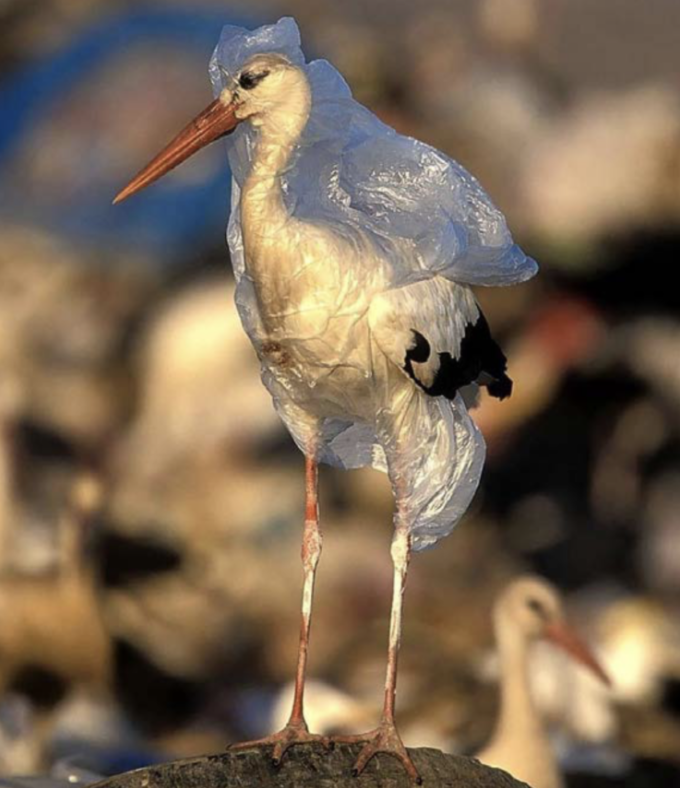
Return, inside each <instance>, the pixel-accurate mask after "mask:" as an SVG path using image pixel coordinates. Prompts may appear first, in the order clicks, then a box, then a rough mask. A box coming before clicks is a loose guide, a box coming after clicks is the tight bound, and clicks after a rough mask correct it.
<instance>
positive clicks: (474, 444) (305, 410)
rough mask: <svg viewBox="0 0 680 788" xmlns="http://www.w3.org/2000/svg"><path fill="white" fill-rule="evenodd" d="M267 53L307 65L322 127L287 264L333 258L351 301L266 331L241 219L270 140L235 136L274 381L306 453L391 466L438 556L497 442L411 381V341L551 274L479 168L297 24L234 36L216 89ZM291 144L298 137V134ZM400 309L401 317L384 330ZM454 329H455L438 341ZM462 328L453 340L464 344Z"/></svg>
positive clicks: (261, 332) (216, 59)
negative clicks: (385, 105)
mask: <svg viewBox="0 0 680 788" xmlns="http://www.w3.org/2000/svg"><path fill="white" fill-rule="evenodd" d="M263 53H278V54H280V55H283V56H284V57H286V58H287V59H288V60H289V61H290V63H292V64H294V65H295V66H297V67H299V68H301V69H303V70H304V72H305V74H306V77H307V79H308V82H309V85H310V87H311V110H310V114H309V118H308V120H307V122H306V125H304V128H303V129H302V131H301V134H300V136H299V138H296V140H295V145H294V149H293V150H292V153H291V156H290V157H289V159H288V160H287V162H286V166H285V169H284V170H282V171H281V172H280V173H278V174H277V179H278V183H279V186H280V190H281V196H282V199H283V204H284V206H285V212H286V215H287V216H289V217H291V219H290V226H288V223H286V224H285V225H283V226H282V230H281V242H280V249H278V250H277V253H278V257H279V263H278V265H279V266H283V265H284V263H285V265H286V266H287V268H288V270H287V276H288V277H289V278H291V279H294V278H296V277H298V275H300V274H301V273H302V272H303V271H305V270H307V269H308V268H309V266H310V265H318V264H319V260H318V259H314V253H313V251H310V250H317V251H316V255H317V258H318V257H319V256H323V257H324V258H325V260H326V261H327V263H326V264H327V269H328V277H329V279H333V283H334V287H335V290H334V291H332V292H335V293H337V294H341V296H342V298H340V296H338V303H337V307H333V305H332V304H331V303H330V301H329V300H328V298H330V297H327V296H326V294H325V293H324V292H321V291H319V292H318V293H310V294H309V296H310V298H311V299H313V298H314V296H315V295H317V296H318V304H314V305H312V307H310V306H309V304H308V301H305V302H304V307H303V306H301V305H300V303H296V302H295V301H294V299H292V300H291V304H290V313H289V314H288V315H286V320H285V321H283V320H279V321H278V322H277V321H275V320H270V321H269V324H268V325H266V326H265V325H264V324H263V315H262V311H263V309H267V308H269V305H267V304H265V305H264V306H263V303H264V302H263V297H262V295H261V294H260V295H259V296H258V290H257V288H258V287H259V286H260V285H262V286H263V288H264V290H265V291H267V292H269V290H267V287H268V281H265V282H264V283H263V282H261V281H260V280H259V279H258V277H257V276H254V275H253V274H252V272H251V271H250V270H249V266H248V265H247V262H246V252H247V251H248V250H247V249H246V250H244V240H243V226H242V217H241V204H240V203H241V199H240V198H241V193H242V189H243V187H244V184H245V183H246V181H247V178H248V176H249V174H250V173H251V169H252V165H253V160H254V158H255V157H256V156H257V148H258V133H259V132H258V130H257V129H256V128H254V127H253V126H252V125H251V124H250V123H247V122H246V123H242V124H241V125H240V126H239V127H238V128H237V130H236V131H235V132H234V134H233V135H232V136H231V137H229V139H228V141H227V147H228V156H229V162H230V165H231V169H232V174H233V179H234V184H233V195H232V210H231V216H230V220H229V227H228V233H227V237H228V242H229V247H230V251H231V256H232V262H233V266H234V271H235V274H236V278H237V294H236V302H237V307H238V309H239V313H240V315H241V319H242V321H243V324H244V327H245V329H246V331H247V332H248V334H249V335H250V337H251V339H252V340H253V343H254V345H255V347H256V349H257V351H258V355H259V356H260V360H261V362H262V372H263V381H264V383H265V385H266V386H267V388H268V389H269V391H270V392H271V394H272V396H273V398H274V403H275V406H276V408H277V410H278V412H279V414H280V415H281V417H282V418H283V420H284V422H285V423H286V425H287V426H288V428H289V430H290V432H291V434H292V435H293V437H294V439H295V440H296V442H297V443H298V445H299V446H300V448H301V449H302V450H303V451H307V452H308V451H315V452H316V453H317V455H318V456H319V458H320V459H321V460H322V461H325V462H328V463H331V464H334V465H338V466H341V467H344V468H355V467H360V466H363V465H372V466H373V467H375V468H378V469H380V470H387V471H388V473H389V474H390V479H391V481H392V484H393V487H394V490H395V495H396V497H397V500H398V504H399V513H398V516H399V517H401V518H404V519H405V520H406V521H407V522H408V525H409V527H410V528H411V530H412V544H413V547H414V548H415V549H419V548H422V547H426V546H428V545H430V544H433V543H434V542H435V541H437V540H438V539H439V538H441V537H442V536H444V535H446V534H447V533H449V532H450V531H451V529H452V528H453V526H454V525H455V523H456V522H457V521H458V519H459V518H460V517H461V516H462V514H463V513H464V511H465V509H466V508H467V506H468V505H469V502H470V500H471V498H472V496H473V495H474V492H475V490H476V488H477V485H478V482H479V477H480V474H481V469H482V465H483V460H484V442H483V439H482V437H481V435H480V433H479V431H478V430H477V428H476V426H475V425H474V423H473V422H472V420H471V419H470V417H469V416H468V414H467V411H466V408H465V405H464V403H463V401H462V399H461V397H460V395H458V396H456V397H455V399H453V400H451V401H450V400H447V399H444V398H443V397H431V396H428V395H427V394H426V393H425V392H424V391H423V390H422V389H421V388H418V387H417V386H416V385H415V384H414V383H413V381H411V380H409V379H408V378H407V377H406V375H405V372H404V369H403V367H402V368H400V367H401V363H402V362H401V361H400V358H401V359H402V361H403V351H404V348H403V347H401V346H400V345H399V342H400V341H402V342H403V341H408V336H409V329H410V328H411V329H412V327H413V325H415V324H416V323H417V324H424V325H427V324H428V322H429V323H431V324H437V322H438V321H439V322H440V323H441V321H442V320H443V318H444V317H445V316H446V313H447V308H445V305H444V302H443V301H442V298H444V299H446V298H448V296H449V295H450V296H451V298H453V299H455V298H457V297H458V295H459V291H460V288H461V286H465V285H472V284H474V285H509V284H515V283H518V282H522V281H525V280H526V279H529V278H530V277H531V276H533V275H534V274H535V273H536V270H537V266H536V264H535V262H534V261H533V260H531V259H530V258H528V257H526V255H525V254H524V253H523V252H522V251H521V249H519V247H518V246H516V245H515V244H514V243H513V241H512V238H511V236H510V233H509V231H508V228H507V225H506V222H505V219H504V217H503V215H502V214H501V213H500V211H498V209H497V208H496V207H495V206H494V205H493V204H492V202H491V200H490V199H489V197H488V195H487V194H486V193H485V192H484V190H483V189H482V188H481V186H480V185H479V183H478V182H477V180H476V179H475V178H474V177H473V176H472V175H470V173H468V172H467V171H466V170H465V169H464V168H463V167H461V166H460V165H459V164H457V163H456V162H455V161H453V160H451V159H450V158H448V157H447V156H445V155H444V154H443V153H441V152H439V151H437V150H435V149H434V148H432V147H430V146H428V145H426V144H424V143H422V142H419V141H417V140H414V139H411V138H408V137H403V136H401V135H399V134H397V133H396V132H395V131H394V130H393V129H391V128H390V127H389V126H387V125H385V124H384V123H382V122H381V121H380V120H379V119H378V118H377V117H376V116H375V115H373V114H372V113H371V112H370V111H369V110H367V109H366V108H365V107H363V106H362V105H360V104H359V103H358V102H356V101H355V100H354V99H353V98H352V95H351V92H350V90H349V87H348V86H347V84H346V83H345V81H344V80H343V78H342V76H341V75H340V74H339V73H338V72H337V71H336V70H335V69H334V68H333V66H331V65H330V64H329V63H328V62H326V61H323V60H316V61H313V62H311V63H306V61H305V58H304V55H303V53H302V50H301V48H300V35H299V31H298V28H297V25H296V24H295V22H294V20H292V19H288V18H286V19H282V20H280V21H279V22H278V23H277V24H275V25H271V26H265V27H261V28H259V29H257V30H255V31H247V30H244V29H242V28H237V27H225V28H224V30H223V33H222V36H221V38H220V41H219V43H218V45H217V48H216V49H215V53H214V55H213V58H212V61H211V64H210V75H211V78H212V81H213V86H214V90H215V93H216V95H219V94H220V92H221V91H222V90H223V89H225V88H226V89H232V88H233V87H234V86H235V85H236V82H235V80H236V78H237V76H238V74H239V72H240V70H241V68H242V67H243V66H244V65H245V64H246V63H247V62H248V61H249V60H250V59H251V58H253V56H255V55H257V54H263ZM282 117H284V116H282ZM283 125H285V124H283ZM270 134H271V135H274V134H275V132H273V131H272V132H270ZM281 139H282V144H284V141H285V129H284V128H282V131H281ZM272 232H273V231H272ZM312 236H313V238H312ZM310 239H312V240H310ZM319 250H321V251H319ZM275 275H280V272H272V274H271V276H272V277H274V276H275ZM259 276H260V278H264V279H265V280H266V279H267V278H268V277H269V276H270V275H269V273H268V272H267V271H264V272H260V274H259ZM335 280H338V281H335ZM377 280H380V282H382V284H381V285H376V281H377ZM414 285H417V287H414ZM408 288H411V289H408ZM275 289H276V288H274V287H273V286H272V287H271V288H270V290H272V291H274V290H275ZM329 292H330V290H329ZM376 293H380V294H381V302H380V305H379V306H380V309H378V308H377V305H376V299H375V294H376ZM385 293H386V296H385V297H382V296H383V295H384V294H385ZM390 294H394V299H393V301H390ZM324 299H326V300H324ZM397 303H398V304H399V308H400V311H399V312H398V313H397V312H396V309H395V308H393V307H395V305H396V304H397ZM277 308H278V310H279V312H281V310H282V306H281V305H280V304H279V305H278V307H277ZM286 308H288V304H286ZM334 309H335V311H334ZM388 314H389V316H390V319H391V320H393V321H396V322H393V323H392V324H385V323H384V322H383V323H382V324H381V322H380V321H381V320H383V321H384V320H385V319H386V315H388ZM395 315H396V317H395ZM336 324H337V325H336ZM273 325H275V326H276V327H275V328H272V326H273ZM445 329H446V326H442V325H439V327H438V328H437V331H435V334H436V335H438V336H439V335H442V334H444V333H445ZM400 332H401V334H403V337H404V338H403V339H400ZM454 334H455V332H454ZM459 334H460V332H459V331H458V334H456V335H455V336H453V338H452V340H451V341H452V342H454V343H455V342H456V341H457V342H458V347H460V341H461V337H460V336H459ZM376 337H377V338H378V341H376ZM456 337H457V338H456ZM442 341H443V340H442ZM274 347H275V348H277V351H276V353H273V354H272V353H271V352H270V349H271V348H274ZM281 348H283V350H282V349H281ZM434 349H435V350H439V351H441V350H453V352H455V350H456V348H455V346H454V347H453V348H449V347H445V346H442V347H435V348H434ZM277 354H278V355H277ZM400 354H402V355H401V356H400ZM273 356H276V358H273ZM291 359H292V360H291ZM282 360H285V361H286V364H284V363H283V361H282ZM286 365H287V368H286V369H283V368H282V367H283V366H286Z"/></svg>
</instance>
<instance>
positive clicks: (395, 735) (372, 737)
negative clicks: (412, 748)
mask: <svg viewBox="0 0 680 788" xmlns="http://www.w3.org/2000/svg"><path fill="white" fill-rule="evenodd" d="M333 740H334V741H335V742H338V743H343V744H357V743H364V747H363V749H362V750H361V752H360V753H359V757H358V758H357V760H356V763H355V764H354V768H353V769H352V776H353V777H358V776H359V775H360V774H361V773H362V772H363V770H364V768H365V767H366V764H367V763H368V762H369V761H370V760H371V758H373V756H374V755H377V754H378V753H380V752H384V753H386V754H387V755H391V756H392V757H394V758H397V760H399V761H401V763H402V765H403V767H404V769H405V770H406V773H407V774H408V776H409V777H410V778H411V779H412V780H413V782H414V783H415V784H416V785H422V782H423V781H422V779H421V777H420V775H419V774H418V770H417V769H416V767H415V765H414V764H413V761H412V760H411V756H410V755H409V754H408V752H407V750H406V747H404V743H403V742H402V740H401V736H399V732H398V731H397V729H396V727H395V725H394V723H393V722H390V721H383V722H382V723H381V724H380V726H379V727H378V728H376V729H375V730H372V731H369V732H368V733H360V734H358V735H356V736H334V737H333Z"/></svg>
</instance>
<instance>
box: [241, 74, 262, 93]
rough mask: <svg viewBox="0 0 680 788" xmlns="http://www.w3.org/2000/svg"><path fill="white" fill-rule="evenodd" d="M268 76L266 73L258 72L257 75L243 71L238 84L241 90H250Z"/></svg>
mask: <svg viewBox="0 0 680 788" xmlns="http://www.w3.org/2000/svg"><path fill="white" fill-rule="evenodd" d="M268 74H269V72H268V71H260V72H259V73H257V74H256V73H255V72H254V71H244V72H243V74H241V76H240V77H239V79H238V84H239V85H240V86H241V87H242V88H243V90H252V89H253V88H254V87H255V85H259V83H260V82H262V80H263V79H264V78H265V77H266V76H267V75H268Z"/></svg>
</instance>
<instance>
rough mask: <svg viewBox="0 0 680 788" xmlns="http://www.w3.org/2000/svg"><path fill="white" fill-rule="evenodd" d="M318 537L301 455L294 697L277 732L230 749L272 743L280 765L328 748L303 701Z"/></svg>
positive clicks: (311, 480) (314, 479) (310, 466)
mask: <svg viewBox="0 0 680 788" xmlns="http://www.w3.org/2000/svg"><path fill="white" fill-rule="evenodd" d="M321 544H322V536H321V529H320V527H319V503H318V465H317V462H316V459H315V458H314V457H310V456H307V455H306V456H305V527H304V532H303V535H302V567H303V572H304V585H303V589H302V616H301V620H300V644H299V648H298V663H297V671H296V673H295V695H294V697H293V708H292V710H291V714H290V718H289V720H288V723H287V724H286V726H285V727H284V728H283V729H282V730H280V731H279V732H278V733H273V734H272V735H271V736H266V737H265V738H263V739H257V740H255V741H250V742H243V743H239V744H234V745H232V746H231V748H230V749H245V748H247V747H255V746H259V745H266V744H273V745H274V751H273V753H272V759H273V761H274V763H276V764H278V763H280V761H281V759H282V758H283V756H284V754H285V752H286V750H287V749H288V748H289V747H291V746H292V745H294V744H302V743H304V742H321V743H322V744H323V745H324V746H325V747H329V746H330V740H329V739H328V738H327V737H325V736H320V735H318V734H315V733H310V732H309V729H308V727H307V722H306V721H305V716H304V710H303V700H304V691H305V677H306V673H307V652H308V649H309V632H310V629H311V623H312V600H313V597H314V580H315V577H316V567H317V564H318V563H319V557H320V556H321Z"/></svg>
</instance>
